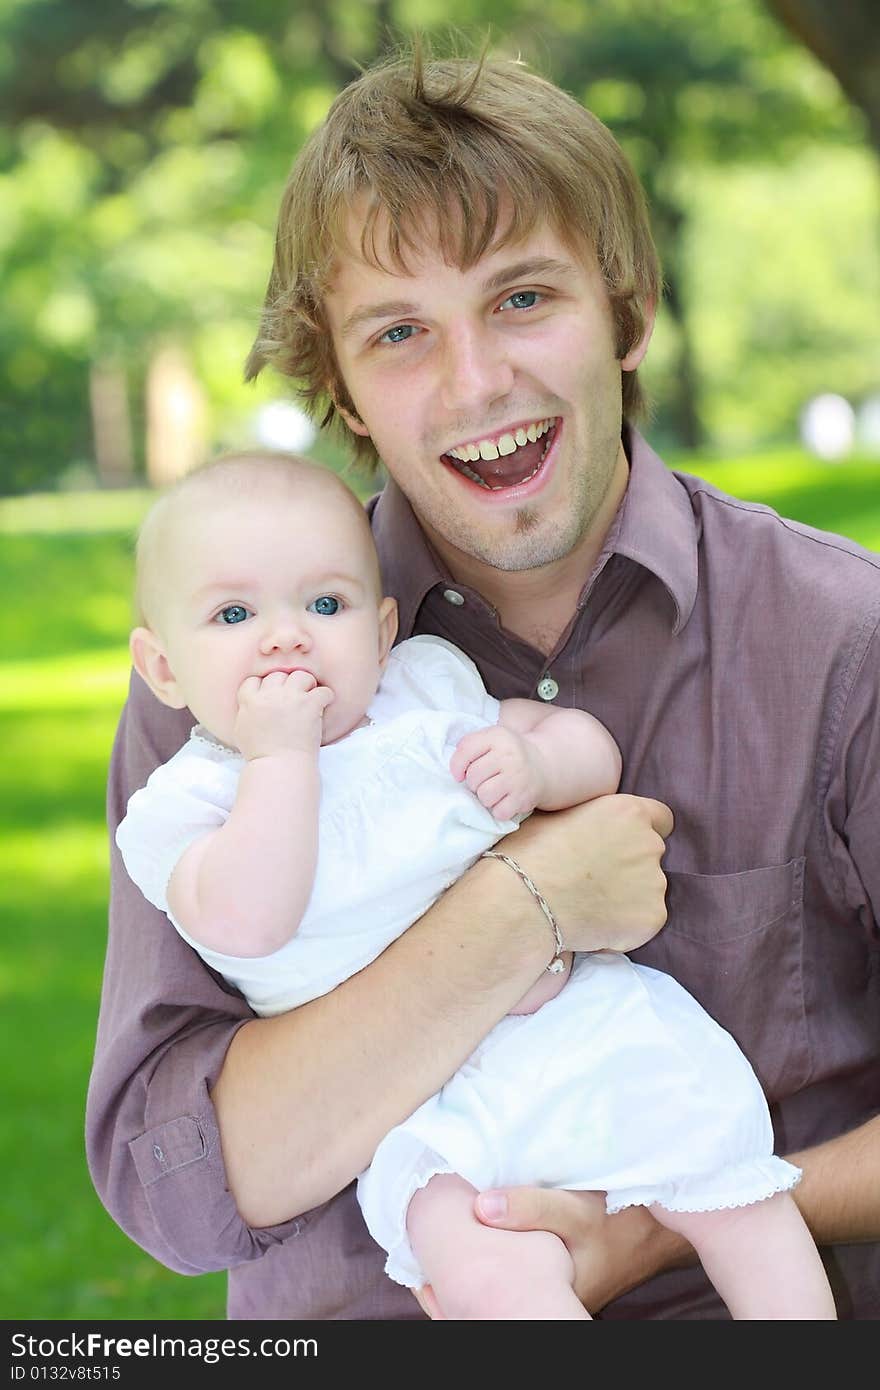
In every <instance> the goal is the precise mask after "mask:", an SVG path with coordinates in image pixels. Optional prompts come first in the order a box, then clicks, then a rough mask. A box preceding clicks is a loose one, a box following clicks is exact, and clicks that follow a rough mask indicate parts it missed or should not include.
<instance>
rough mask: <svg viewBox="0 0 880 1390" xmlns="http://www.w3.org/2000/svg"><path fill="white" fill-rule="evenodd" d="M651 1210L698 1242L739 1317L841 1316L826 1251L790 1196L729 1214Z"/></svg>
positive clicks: (728, 1211) (717, 1285) (703, 1259)
mask: <svg viewBox="0 0 880 1390" xmlns="http://www.w3.org/2000/svg"><path fill="white" fill-rule="evenodd" d="M651 1212H652V1213H653V1215H654V1216H655V1217H656V1219H657V1220H658V1221H659V1222H660V1224H661V1225H663V1226H666V1227H668V1228H669V1230H671V1231H677V1232H678V1233H679V1235H682V1236H684V1237H685V1239H686V1240H689V1241H690V1243H691V1245H692V1246H693V1247H694V1249H695V1250H696V1252H697V1254H698V1255H699V1257H700V1262H701V1264H702V1266H703V1268H704V1270H705V1271H706V1274H707V1275H708V1276H709V1278H710V1279H711V1281H712V1283H713V1285H714V1286H715V1288H716V1289H717V1290H718V1293H719V1294H720V1295H721V1297H722V1298H723V1299H724V1302H725V1303H726V1304H727V1307H728V1309H729V1311H730V1316H731V1317H732V1318H735V1319H737V1320H747V1319H758V1320H765V1321H766V1320H773V1319H787V1320H789V1321H795V1320H799V1319H815V1320H818V1321H821V1320H828V1319H834V1318H836V1317H837V1312H836V1310H835V1307H834V1299H833V1297H832V1294H831V1288H830V1286H829V1284H828V1277H827V1275H826V1273H825V1269H824V1266H823V1264H822V1261H821V1259H820V1258H819V1252H818V1250H817V1249H816V1246H815V1243H814V1241H813V1237H812V1236H811V1235H810V1232H809V1229H808V1227H807V1224H806V1222H805V1221H804V1219H803V1217H802V1216H801V1214H800V1211H799V1210H798V1207H797V1204H796V1202H795V1200H794V1198H793V1197H792V1196H791V1194H790V1193H788V1192H777V1193H776V1195H775V1196H774V1197H768V1198H766V1199H765V1200H764V1201H763V1202H752V1203H751V1204H750V1205H749V1206H747V1207H733V1208H730V1209H725V1210H723V1211H700V1212H697V1211H667V1210H666V1209H665V1207H661V1206H652V1207H651Z"/></svg>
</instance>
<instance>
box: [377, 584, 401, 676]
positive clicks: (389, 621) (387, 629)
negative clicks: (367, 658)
mask: <svg viewBox="0 0 880 1390" xmlns="http://www.w3.org/2000/svg"><path fill="white" fill-rule="evenodd" d="M396 636H397V599H396V598H383V600H382V602H381V603H380V604H379V669H380V671H384V670H385V663H386V662H387V660H388V653H389V652H390V651H391V648H392V647H393V646H394V639H395V637H396Z"/></svg>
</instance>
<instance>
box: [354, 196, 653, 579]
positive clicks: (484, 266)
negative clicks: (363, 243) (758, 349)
mask: <svg viewBox="0 0 880 1390" xmlns="http://www.w3.org/2000/svg"><path fill="white" fill-rule="evenodd" d="M358 225H359V224H358V222H357V220H356V218H355V216H354V213H352V217H351V226H350V232H351V235H350V237H349V241H348V245H349V246H357V245H358ZM334 269H335V273H334V276H333V280H332V285H331V290H330V293H329V294H328V296H327V299H326V308H327V314H328V318H329V322H330V327H331V332H332V335H333V344H334V348H335V351H336V356H337V361H338V364H339V368H340V371H341V373H342V377H343V379H344V381H345V385H346V387H347V389H348V392H349V395H350V397H351V400H352V402H353V404H354V407H355V410H356V411H357V415H354V416H353V415H349V414H346V415H345V418H346V420H347V421H348V423H349V425H350V426H351V428H352V429H353V430H355V431H356V432H357V433H362V434H367V435H369V436H370V438H371V439H372V441H373V444H374V445H375V447H376V450H377V452H378V453H379V456H380V457H381V459H382V462H383V463H384V465H385V467H386V468H387V470H388V472H389V474H390V475H391V477H392V478H394V480H395V481H396V482H397V483H398V485H399V486H400V488H401V489H402V490H403V492H405V493H406V495H407V496H408V498H409V500H410V502H411V504H412V507H413V509H414V511H415V512H416V515H417V516H418V518H419V520H420V521H421V523H422V525H423V527H424V529H425V531H426V532H427V534H428V537H429V539H430V540H431V541H432V542H433V543H434V545H435V547H436V548H437V549H438V551H439V553H440V554H441V555H442V556H443V558H444V559H445V560H446V561H447V563H448V564H449V566H450V568H451V570H452V572H453V573H455V572H456V558H457V557H458V558H459V560H460V559H461V557H462V556H468V557H470V558H471V559H472V560H476V561H477V562H478V565H486V566H489V567H491V568H492V569H494V570H529V569H534V568H537V567H539V566H542V565H547V564H550V563H552V562H554V561H556V560H560V559H562V558H563V557H565V556H567V555H569V554H571V552H572V551H574V550H576V549H577V548H578V547H579V545H581V544H583V545H584V546H585V547H586V546H587V545H588V544H589V543H590V540H591V539H594V538H591V535H590V528H591V524H592V523H593V522H594V520H595V518H596V515H597V512H598V510H599V508H600V506H601V504H602V502H603V499H604V498H605V497H606V494H607V493H608V490H609V487H610V486H611V485H612V481H614V482H615V484H616V485H620V486H621V490H622V483H621V479H624V480H625V476H626V474H625V467H626V465H625V460H624V458H623V454H622V450H621V446H620V424H621V380H620V372H621V367H623V368H624V369H632V368H633V367H635V366H637V365H638V362H639V361H641V358H642V356H643V355H644V350H645V347H646V345H647V341H646V340H645V342H644V343H640V344H639V345H638V347H637V348H635V349H633V350H632V352H630V353H629V354H628V356H627V357H626V358H624V359H623V361H622V362H621V361H619V360H617V359H616V358H615V344H614V331H613V323H612V318H611V312H610V308H609V305H608V300H607V296H606V292H605V287H604V285H603V282H602V279H601V277H600V274H599V271H598V267H597V266H596V264H595V262H594V261H593V260H592V259H586V258H585V257H584V255H582V254H581V255H578V254H576V253H575V252H574V251H573V250H572V249H571V248H570V247H569V246H568V245H567V244H566V243H565V242H564V241H563V240H562V239H561V238H560V237H559V235H558V234H556V233H555V232H554V231H553V230H552V229H551V228H550V227H549V226H547V225H546V224H545V225H542V226H540V227H539V228H537V229H536V230H535V231H534V232H533V233H532V234H531V235H530V236H528V237H527V238H526V239H525V240H523V241H521V242H519V243H516V244H513V245H509V246H505V247H503V248H502V249H500V250H499V249H498V248H497V247H496V248H494V249H493V248H492V247H490V248H489V250H488V252H487V253H486V255H485V256H484V257H483V259H482V260H480V261H479V262H478V263H477V264H476V265H475V266H473V267H472V268H471V269H469V270H458V269H457V268H456V267H455V266H451V265H448V264H447V263H446V262H445V261H444V260H443V258H442V255H441V254H440V251H439V249H437V248H436V247H434V246H431V245H426V248H425V251H424V253H423V255H422V256H421V257H420V258H419V260H418V261H414V262H413V264H412V265H411V267H410V270H409V273H405V274H402V273H391V272H390V271H387V270H382V269H379V268H377V267H376V266H372V265H370V264H368V263H366V262H365V261H364V260H363V259H361V258H360V257H359V256H357V255H356V254H355V253H354V252H353V251H346V252H344V253H341V254H340V255H339V257H338V258H337V261H336V263H335V268H334ZM646 339H647V335H646ZM603 524H604V523H603Z"/></svg>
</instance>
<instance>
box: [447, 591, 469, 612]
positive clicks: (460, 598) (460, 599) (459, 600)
mask: <svg viewBox="0 0 880 1390" xmlns="http://www.w3.org/2000/svg"><path fill="white" fill-rule="evenodd" d="M443 597H444V598H445V600H446V602H447V603H454V604H455V606H456V608H460V607H461V605H462V604H463V603H464V594H460V593H459V592H458V590H457V589H444V590H443Z"/></svg>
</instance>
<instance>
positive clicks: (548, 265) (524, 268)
mask: <svg viewBox="0 0 880 1390" xmlns="http://www.w3.org/2000/svg"><path fill="white" fill-rule="evenodd" d="M573 271H574V266H573V265H572V264H571V262H570V261H558V260H555V259H554V257H553V256H530V257H529V258H528V260H525V261H514V263H513V265H505V266H502V267H501V269H500V270H496V271H495V273H494V275H490V276H489V278H488V280H484V281H483V290H484V291H485V293H486V294H492V292H493V291H494V290H502V289H504V287H505V285H509V284H511V283H512V282H513V281H514V280H534V279H535V278H536V277H537V276H540V275H571V274H572V273H573Z"/></svg>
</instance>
